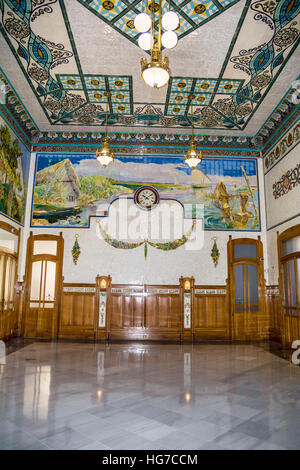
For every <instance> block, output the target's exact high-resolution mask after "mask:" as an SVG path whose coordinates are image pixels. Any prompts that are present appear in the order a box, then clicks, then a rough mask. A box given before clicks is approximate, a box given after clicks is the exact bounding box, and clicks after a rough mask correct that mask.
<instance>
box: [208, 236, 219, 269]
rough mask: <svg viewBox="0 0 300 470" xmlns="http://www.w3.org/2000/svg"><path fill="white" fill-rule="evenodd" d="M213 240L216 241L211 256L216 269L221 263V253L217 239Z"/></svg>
mask: <svg viewBox="0 0 300 470" xmlns="http://www.w3.org/2000/svg"><path fill="white" fill-rule="evenodd" d="M213 240H214V244H213V247H212V250H211V253H210V256H211V257H212V260H213V262H214V266H215V268H216V267H217V266H218V263H219V258H220V252H219V249H218V247H217V238H216V237H214V238H213Z"/></svg>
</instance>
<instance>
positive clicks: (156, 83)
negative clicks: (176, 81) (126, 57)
mask: <svg viewBox="0 0 300 470" xmlns="http://www.w3.org/2000/svg"><path fill="white" fill-rule="evenodd" d="M142 77H143V79H144V80H145V82H146V83H147V85H149V86H151V87H152V88H161V87H163V86H165V85H166V84H167V83H168V81H169V78H170V75H169V73H168V71H167V70H165V69H163V68H162V67H157V66H154V67H149V68H147V69H145V70H144V71H143V73H142Z"/></svg>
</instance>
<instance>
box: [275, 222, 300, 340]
mask: <svg viewBox="0 0 300 470" xmlns="http://www.w3.org/2000/svg"><path fill="white" fill-rule="evenodd" d="M297 236H300V224H298V225H294V226H293V227H290V228H288V229H287V230H284V231H283V232H282V233H280V234H279V232H277V252H278V284H279V296H280V311H281V325H282V327H281V328H282V331H281V340H282V344H283V345H284V346H290V345H291V343H292V341H291V338H292V336H294V331H293V330H294V327H295V328H296V332H295V337H294V339H299V337H300V289H298V288H297V286H298V277H299V275H300V273H299V272H297V271H295V276H296V277H295V285H296V308H295V310H296V313H297V315H296V316H295V317H294V318H293V317H292V318H291V317H290V315H289V314H286V313H285V309H286V307H285V304H284V298H285V293H284V268H283V265H284V262H285V261H288V260H292V259H295V258H296V259H298V258H299V259H300V251H295V252H294V253H291V254H290V255H286V256H284V255H283V251H282V242H284V241H287V240H289V239H291V238H294V237H297ZM297 274H298V276H297Z"/></svg>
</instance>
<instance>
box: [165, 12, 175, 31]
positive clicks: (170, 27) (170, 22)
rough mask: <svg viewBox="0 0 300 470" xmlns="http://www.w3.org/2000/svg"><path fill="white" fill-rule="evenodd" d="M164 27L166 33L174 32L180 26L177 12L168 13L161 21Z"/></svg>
mask: <svg viewBox="0 0 300 470" xmlns="http://www.w3.org/2000/svg"><path fill="white" fill-rule="evenodd" d="M161 24H162V27H163V28H164V29H165V30H166V31H174V30H175V29H176V28H177V27H178V25H179V17H178V15H177V13H175V11H168V12H167V13H165V14H164V15H163V17H162V19H161Z"/></svg>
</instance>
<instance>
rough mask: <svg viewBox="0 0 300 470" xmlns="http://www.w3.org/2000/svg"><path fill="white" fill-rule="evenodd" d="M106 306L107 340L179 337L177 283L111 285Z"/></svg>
mask: <svg viewBox="0 0 300 470" xmlns="http://www.w3.org/2000/svg"><path fill="white" fill-rule="evenodd" d="M153 289H154V291H155V292H154V291H153ZM170 290H171V291H172V290H175V291H176V293H175V294H174V293H170ZM110 305H111V308H110V320H109V322H110V324H109V338H110V339H130V340H134V339H147V340H170V341H174V340H175V341H178V340H180V312H181V300H180V290H179V287H178V286H136V285H135V286H133V285H120V284H118V285H112V293H111V304H110Z"/></svg>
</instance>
